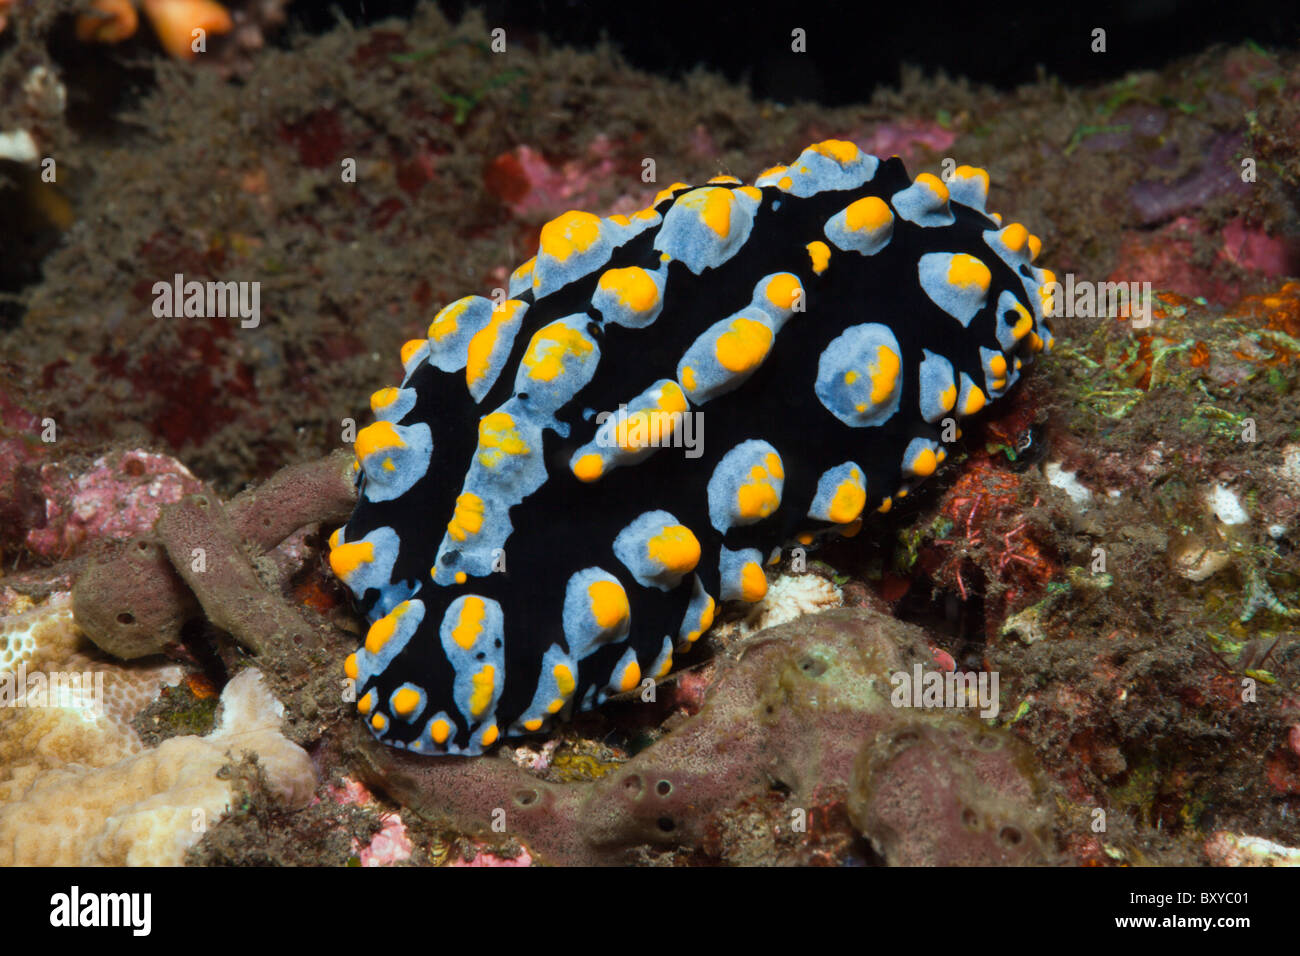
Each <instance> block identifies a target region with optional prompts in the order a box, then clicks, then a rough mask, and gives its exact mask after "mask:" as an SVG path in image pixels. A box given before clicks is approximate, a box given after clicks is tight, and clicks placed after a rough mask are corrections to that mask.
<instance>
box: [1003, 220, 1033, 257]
mask: <svg viewBox="0 0 1300 956" xmlns="http://www.w3.org/2000/svg"><path fill="white" fill-rule="evenodd" d="M1002 241H1003V242H1004V243H1005V244H1006V247H1007V248H1008V249H1010V250H1011V251H1012V252H1019V251H1020V250H1022V249H1024V248H1025V244H1026V243H1027V242H1029V230H1028V229H1026V228H1025V227H1024V226H1022V225H1021V224H1020V223H1018V222H1013V223H1012V224H1011V225H1009V226H1007V227H1006V228H1005V229H1003V230H1002Z"/></svg>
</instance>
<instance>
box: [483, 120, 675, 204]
mask: <svg viewBox="0 0 1300 956" xmlns="http://www.w3.org/2000/svg"><path fill="white" fill-rule="evenodd" d="M616 152H617V151H616V149H615V147H614V145H613V144H612V143H611V142H610V141H609V139H608V138H607V137H605V136H597V137H595V138H594V139H593V140H592V141H591V143H590V144H588V146H587V148H586V150H585V151H584V152H583V154H582V155H581V156H577V157H574V158H572V159H566V160H564V161H563V162H555V161H552V160H549V159H547V158H546V157H545V156H544V155H542V153H541V152H539V151H538V150H536V149H534V148H532V147H531V146H517V147H515V148H514V149H512V150H511V151H510V152H508V153H502V154H501V155H500V156H498V157H497V158H496V159H494V160H493V161H492V162H491V163H489V164H488V168H487V169H486V170H485V172H484V174H483V179H484V184H485V185H486V186H487V189H488V191H489V192H490V193H492V194H493V195H495V196H496V197H497V198H498V199H500V200H501V201H502V202H504V203H505V204H506V205H507V206H508V207H509V208H510V211H511V212H512V213H514V214H515V215H516V216H519V217H532V216H534V215H535V216H540V217H547V216H553V215H555V214H556V213H559V212H562V211H563V210H565V209H579V208H586V207H589V206H592V207H594V206H597V205H599V203H600V198H601V194H602V192H603V191H604V190H605V189H607V188H608V184H609V182H610V181H611V180H612V179H615V178H616V174H618V173H619V172H620V170H619V168H618V167H619V165H620V163H619V158H618V157H617V155H616ZM655 191H656V187H655V186H654V185H653V184H651V185H649V186H647V188H646V190H645V191H644V194H643V195H641V196H636V197H625V198H624V199H623V200H621V201H620V202H619V203H618V204H617V206H618V208H611V209H610V210H609V211H610V212H611V213H617V212H633V211H635V210H637V209H640V208H641V207H642V206H644V205H645V204H646V203H647V202H648V201H649V199H650V197H652V196H653V195H654V194H655Z"/></svg>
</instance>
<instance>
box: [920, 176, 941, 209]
mask: <svg viewBox="0 0 1300 956" xmlns="http://www.w3.org/2000/svg"><path fill="white" fill-rule="evenodd" d="M915 181H916V182H917V183H921V184H923V185H925V186H928V187H929V189H930V191H931V192H932V193H934V195H935V198H936V199H937V201H938V202H939V203H940V204H943V203H946V202H947V201H948V187H947V186H945V185H944V184H943V180H941V179H940V178H939V177H938V176H935V175H934V174H933V173H921V175H919V176H917V177H916V180H915Z"/></svg>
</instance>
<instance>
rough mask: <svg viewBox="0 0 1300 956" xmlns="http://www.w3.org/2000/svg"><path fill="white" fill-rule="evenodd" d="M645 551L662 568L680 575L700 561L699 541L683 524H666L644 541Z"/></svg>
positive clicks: (693, 568)
mask: <svg viewBox="0 0 1300 956" xmlns="http://www.w3.org/2000/svg"><path fill="white" fill-rule="evenodd" d="M646 553H647V554H648V555H649V556H650V559H651V560H652V561H655V562H656V563H658V564H659V565H661V566H662V567H663V568H664V570H666V571H668V572H670V573H672V574H675V575H681V574H685V573H687V572H688V571H693V570H695V566H696V565H697V564H699V563H700V542H699V539H698V538H696V537H695V535H694V534H693V533H692V532H691V529H690V528H688V527H686V526H685V525H681V524H674V525H668V526H666V527H665V528H664V529H663V531H661V532H659V533H658V534H657V535H654V536H653V537H651V538H650V540H649V541H648V542H647V543H646Z"/></svg>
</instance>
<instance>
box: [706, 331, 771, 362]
mask: <svg viewBox="0 0 1300 956" xmlns="http://www.w3.org/2000/svg"><path fill="white" fill-rule="evenodd" d="M771 347H772V330H771V329H769V328H768V327H767V326H766V325H764V324H763V323H762V322H756V321H754V320H753V319H746V318H739V319H733V320H732V321H731V325H730V327H729V328H728V329H727V331H725V332H723V333H722V334H721V335H719V336H718V341H717V342H716V343H715V344H714V346H713V351H714V354H715V355H716V356H717V359H718V362H719V364H721V365H722V367H723V368H725V369H727V370H728V371H730V372H748V371H750V370H752V369H754V368H757V367H758V365H759V364H760V363H761V362H762V361H763V359H765V358H766V357H767V353H768V350H769V349H771Z"/></svg>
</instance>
